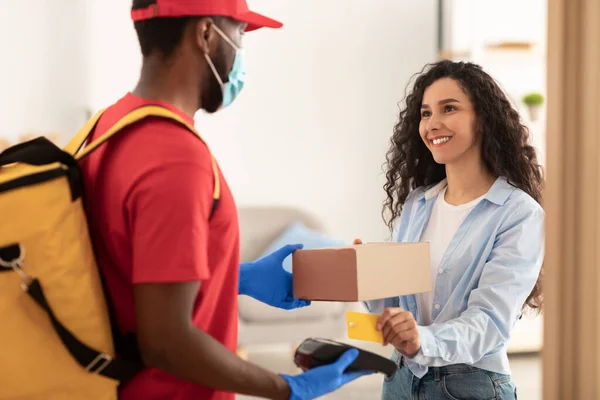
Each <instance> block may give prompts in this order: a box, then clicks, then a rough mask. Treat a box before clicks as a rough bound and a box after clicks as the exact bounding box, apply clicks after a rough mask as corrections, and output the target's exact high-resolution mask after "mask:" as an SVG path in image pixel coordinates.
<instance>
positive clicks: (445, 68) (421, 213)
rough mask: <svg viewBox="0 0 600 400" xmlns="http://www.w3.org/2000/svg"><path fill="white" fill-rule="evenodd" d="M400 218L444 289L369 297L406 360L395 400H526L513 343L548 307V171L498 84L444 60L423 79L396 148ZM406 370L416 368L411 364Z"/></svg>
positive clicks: (395, 382)
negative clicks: (544, 197) (544, 279)
mask: <svg viewBox="0 0 600 400" xmlns="http://www.w3.org/2000/svg"><path fill="white" fill-rule="evenodd" d="M387 161H388V164H387V174H386V176H387V183H386V184H385V186H384V188H385V191H386V193H387V201H386V202H385V205H384V215H385V213H386V212H387V214H388V215H387V217H388V224H389V226H390V228H392V229H393V230H394V231H395V234H394V240H395V241H398V242H417V241H420V242H428V243H429V244H430V270H431V279H432V286H433V288H434V289H433V291H432V292H428V293H419V294H416V295H410V296H402V297H396V298H388V299H380V300H375V301H370V302H367V304H366V305H367V308H368V309H369V310H370V311H371V312H374V313H380V314H381V316H380V318H379V324H378V326H379V328H380V329H381V330H382V331H383V336H384V343H386V344H387V343H389V344H391V345H393V346H394V348H395V353H394V359H395V361H396V362H397V363H398V365H399V366H400V368H399V369H398V372H397V373H396V375H395V376H394V377H392V378H391V379H388V380H386V381H385V383H384V388H383V398H384V399H390V400H391V399H394V400H398V399H409V398H417V397H418V398H421V397H423V398H425V397H426V398H495V399H502V400H505V399H515V398H516V388H515V385H514V383H513V382H512V379H511V376H510V373H511V372H510V366H509V362H508V357H507V354H506V346H507V343H508V340H509V338H510V335H511V331H512V329H513V327H514V325H515V323H516V321H517V320H518V319H519V317H520V316H521V313H522V312H523V311H524V309H525V308H526V307H530V308H533V309H536V308H540V307H541V300H542V299H541V287H540V282H539V277H540V272H541V268H542V262H543V258H544V212H543V210H542V207H541V206H540V204H539V202H540V197H541V191H542V174H541V167H540V166H539V165H538V163H537V159H536V153H535V150H534V149H533V148H532V147H531V146H530V145H529V144H528V131H527V128H526V127H525V126H524V125H523V124H522V123H521V121H520V118H519V114H518V113H517V111H516V110H515V109H514V108H513V107H512V106H511V104H510V102H509V101H508V99H507V97H506V96H505V94H504V93H503V92H502V91H501V90H500V88H499V86H498V85H497V84H496V82H495V81H494V80H493V79H492V78H491V77H490V76H489V75H488V74H487V73H485V72H484V71H483V70H482V69H481V67H479V66H477V65H475V64H471V63H461V62H451V61H441V62H439V63H437V64H434V65H431V66H428V68H427V71H424V72H423V73H422V74H421V75H420V76H419V77H418V78H417V80H416V81H415V84H414V87H413V88H412V91H411V92H410V93H409V94H408V96H407V98H406V108H404V109H403V110H401V112H400V118H399V122H398V124H397V125H396V126H395V128H394V134H393V136H392V139H391V147H390V150H389V152H388V155H387ZM403 366H406V368H402V367H403Z"/></svg>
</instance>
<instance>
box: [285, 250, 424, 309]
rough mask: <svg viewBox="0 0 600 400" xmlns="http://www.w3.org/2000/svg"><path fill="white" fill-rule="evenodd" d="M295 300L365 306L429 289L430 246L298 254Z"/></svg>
mask: <svg viewBox="0 0 600 400" xmlns="http://www.w3.org/2000/svg"><path fill="white" fill-rule="evenodd" d="M292 257H293V258H292V266H293V269H292V273H293V276H294V296H295V297H297V298H301V299H305V300H315V301H327V300H329V301H349V302H354V301H364V300H375V299H382V298H388V297H395V296H402V295H408V294H415V293H422V292H428V291H431V290H432V285H431V272H430V271H431V267H430V264H429V243H366V244H360V245H351V246H342V247H332V248H326V249H310V250H308V249H307V250H297V251H295V252H294V254H293V256H292Z"/></svg>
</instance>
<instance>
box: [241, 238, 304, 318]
mask: <svg viewBox="0 0 600 400" xmlns="http://www.w3.org/2000/svg"><path fill="white" fill-rule="evenodd" d="M302 247H303V245H301V244H295V245H291V244H288V245H286V246H283V247H282V248H280V249H279V250H277V251H275V252H273V253H271V254H269V255H268V256H265V257H263V258H261V259H258V260H256V261H253V262H250V263H244V264H242V265H240V284H239V289H238V293H239V294H243V295H246V296H250V297H252V298H254V299H256V300H258V301H261V302H263V303H265V304H268V305H270V306H272V307H277V308H282V309H284V310H293V309H294V308H300V307H306V306H307V305H309V304H310V301H306V300H301V299H295V298H294V293H293V292H294V288H293V284H292V274H290V273H289V272H287V271H286V270H285V269H284V268H283V260H285V258H286V257H287V256H289V255H290V254H292V253H293V252H294V251H296V250H299V249H302Z"/></svg>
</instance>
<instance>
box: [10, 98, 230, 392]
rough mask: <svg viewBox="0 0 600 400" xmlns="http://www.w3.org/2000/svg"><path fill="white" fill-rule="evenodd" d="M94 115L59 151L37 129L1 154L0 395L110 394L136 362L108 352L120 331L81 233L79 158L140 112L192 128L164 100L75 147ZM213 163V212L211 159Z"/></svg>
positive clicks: (91, 125) (84, 229) (84, 137)
mask: <svg viewBox="0 0 600 400" xmlns="http://www.w3.org/2000/svg"><path fill="white" fill-rule="evenodd" d="M101 115H102V111H100V112H99V113H98V114H97V115H96V116H94V117H93V118H91V119H90V120H89V121H88V122H87V123H86V124H85V126H84V127H83V128H82V129H81V130H80V131H79V133H77V135H76V136H75V137H74V138H73V139H72V140H71V141H70V143H69V144H67V146H66V147H65V148H64V150H61V149H60V148H58V147H56V146H55V145H54V144H53V143H52V142H50V141H49V140H48V139H46V138H44V137H40V138H37V139H34V140H31V141H29V142H26V143H22V144H19V145H16V146H13V147H11V148H8V149H6V150H5V151H4V152H2V153H0V218H1V222H0V321H1V325H0V343H2V345H1V346H0V349H1V350H0V400H8V399H10V400H20V399H23V400H25V399H27V400H38V399H39V400H53V399H60V400H70V399H77V400H87V399H94V400H114V399H116V398H117V389H118V386H119V384H121V383H124V382H127V381H128V380H129V379H131V378H132V377H133V376H135V374H136V373H138V372H139V371H140V369H141V368H143V365H142V364H141V361H140V360H135V359H132V360H125V359H119V358H116V356H115V341H116V340H118V339H119V338H118V337H116V336H117V335H116V334H115V333H114V332H113V328H115V326H114V325H111V318H110V315H109V309H110V307H109V306H108V304H109V303H108V302H107V299H106V297H105V292H104V287H103V281H102V277H101V275H100V273H99V270H98V267H97V264H96V260H95V257H94V252H93V247H92V243H91V240H90V236H89V233H88V224H87V220H86V214H85V210H84V205H83V202H82V195H83V193H84V187H83V182H82V176H81V170H80V168H79V162H80V161H81V160H82V159H83V158H84V157H86V156H87V155H89V154H90V153H91V152H92V151H94V150H95V149H96V148H98V146H100V145H101V144H103V143H104V142H106V141H107V140H108V139H109V138H110V137H111V136H113V135H114V134H116V133H118V132H119V131H120V130H122V129H123V128H124V127H126V126H128V125H130V124H134V123H136V122H138V121H140V120H141V119H144V118H146V117H151V116H153V117H162V118H168V119H171V120H174V121H176V122H178V123H180V124H183V125H184V126H185V127H187V128H188V129H189V130H190V131H192V132H194V133H195V134H197V132H196V130H195V129H194V127H193V126H191V125H190V124H188V123H187V122H186V121H185V120H184V119H182V118H181V117H180V116H178V115H177V114H175V113H173V112H171V111H169V110H167V109H165V108H162V107H159V106H143V107H141V108H138V109H136V110H134V111H132V112H131V113H129V114H127V115H126V116H124V117H123V118H122V119H121V120H119V121H118V122H117V123H116V124H115V125H114V126H112V127H111V128H110V129H108V130H107V131H106V132H105V133H104V134H103V135H102V136H101V137H99V138H98V139H97V140H95V141H93V142H92V143H90V144H89V145H88V146H86V147H85V148H83V145H84V143H85V142H86V140H87V138H88V137H89V136H90V133H91V132H92V131H93V129H94V127H95V126H96V123H97V122H98V120H99V118H100V116H101ZM82 148H83V150H82ZM80 150H81V151H80ZM213 171H214V203H213V211H214V210H215V206H216V205H217V204H218V200H219V195H220V186H219V174H218V171H217V167H216V163H215V161H214V159H213Z"/></svg>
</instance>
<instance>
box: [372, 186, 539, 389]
mask: <svg viewBox="0 0 600 400" xmlns="http://www.w3.org/2000/svg"><path fill="white" fill-rule="evenodd" d="M446 184H447V183H446V180H444V181H442V182H440V183H438V184H437V185H435V186H433V187H429V188H417V189H415V190H414V191H412V192H411V194H410V195H409V196H408V198H407V200H406V202H405V204H404V208H403V211H402V214H401V216H400V219H399V221H398V224H397V227H396V233H395V235H394V237H395V241H397V242H418V241H419V240H420V239H421V236H422V235H423V231H424V229H425V226H426V224H427V221H429V217H430V216H431V212H432V210H433V205H434V203H435V201H436V199H437V194H438V193H440V191H441V190H442V189H443V188H444V187H446ZM543 258H544V211H543V209H542V207H541V206H540V205H539V204H538V203H537V202H536V201H535V200H534V199H533V198H532V197H531V196H529V195H528V194H526V193H525V192H523V191H522V190H520V189H517V188H515V187H514V186H512V185H510V184H509V183H508V182H507V181H506V179H504V178H498V179H497V180H496V182H495V183H494V185H493V186H492V187H491V189H490V190H489V191H488V193H487V194H486V195H485V196H484V198H483V199H482V200H481V201H480V202H479V203H478V204H477V205H476V206H475V208H474V209H473V210H472V211H471V212H470V213H469V215H468V216H467V217H466V218H465V220H464V221H463V223H462V225H461V226H460V227H459V228H458V231H457V232H456V234H455V235H454V237H453V238H452V240H451V241H450V244H449V245H448V248H447V249H446V252H445V254H444V256H443V258H442V261H441V263H440V266H439V268H440V272H439V274H438V276H437V279H436V280H435V287H434V292H433V309H432V318H433V324H431V325H429V326H421V325H420V321H419V310H418V307H417V300H416V296H415V295H409V296H401V297H394V298H388V299H381V300H373V301H368V302H366V303H365V304H366V306H367V309H368V310H369V311H370V312H371V313H376V314H381V313H382V312H383V310H384V309H385V308H386V307H401V308H403V309H404V310H408V311H410V312H411V313H412V314H413V316H414V317H415V320H416V321H417V324H418V325H419V326H418V331H419V336H420V341H421V350H420V352H419V353H418V354H417V355H416V356H415V357H414V358H412V359H406V360H405V361H406V364H407V365H408V367H409V368H410V369H411V371H412V372H413V373H414V374H415V376H417V377H419V378H421V377H423V376H424V375H425V374H426V373H427V371H428V367H441V366H444V365H450V364H469V365H472V366H474V367H477V368H482V369H485V370H489V371H492V372H497V373H501V374H510V366H509V362H508V356H507V354H506V346H507V343H508V341H509V339H510V334H511V331H512V329H513V327H514V325H515V323H516V322H517V321H518V319H519V317H520V315H521V311H522V306H523V304H524V303H525V300H526V299H527V297H528V296H529V294H530V293H531V291H532V289H533V287H534V285H535V283H536V281H537V278H538V275H539V272H540V269H541V265H542V261H543Z"/></svg>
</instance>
